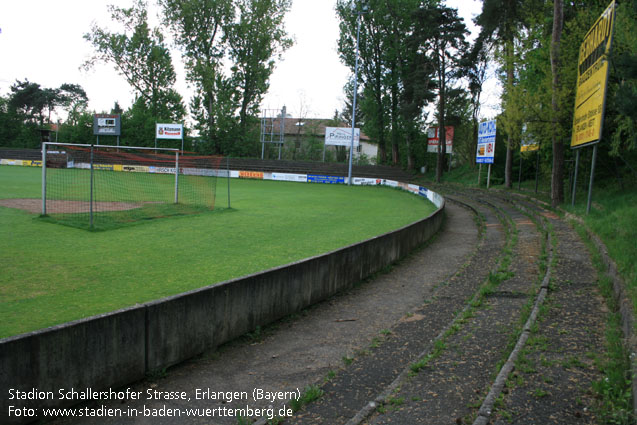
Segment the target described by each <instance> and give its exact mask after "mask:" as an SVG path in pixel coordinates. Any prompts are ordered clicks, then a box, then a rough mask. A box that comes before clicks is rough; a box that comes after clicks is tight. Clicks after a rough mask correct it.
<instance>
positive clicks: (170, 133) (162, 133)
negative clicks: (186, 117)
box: [155, 123, 184, 140]
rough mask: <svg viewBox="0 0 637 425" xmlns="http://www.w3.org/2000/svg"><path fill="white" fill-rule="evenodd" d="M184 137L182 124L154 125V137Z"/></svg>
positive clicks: (179, 138)
mask: <svg viewBox="0 0 637 425" xmlns="http://www.w3.org/2000/svg"><path fill="white" fill-rule="evenodd" d="M183 137H184V126H183V124H159V123H157V124H156V125H155V138H156V139H178V140H181V139H183Z"/></svg>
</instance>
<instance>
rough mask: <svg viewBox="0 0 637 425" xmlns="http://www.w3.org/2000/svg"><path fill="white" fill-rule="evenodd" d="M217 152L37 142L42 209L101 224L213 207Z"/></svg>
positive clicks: (69, 220) (78, 222) (53, 216)
mask: <svg viewBox="0 0 637 425" xmlns="http://www.w3.org/2000/svg"><path fill="white" fill-rule="evenodd" d="M220 163H221V157H217V156H200V155H189V154H184V153H182V152H180V151H179V150H177V149H162V148H141V147H125V146H100V145H74V144H60V143H44V144H43V145H42V164H43V167H42V215H44V216H46V217H49V219H50V220H52V221H55V222H59V223H61V224H67V225H70V226H74V227H81V228H88V229H95V230H102V229H109V228H116V227H121V226H123V225H126V224H129V223H134V222H139V221H142V220H148V219H153V218H159V217H168V216H175V215H184V214H196V213H200V212H204V211H209V210H212V209H214V207H215V197H216V186H217V177H218V176H219V164H220Z"/></svg>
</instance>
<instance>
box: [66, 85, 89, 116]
mask: <svg viewBox="0 0 637 425" xmlns="http://www.w3.org/2000/svg"><path fill="white" fill-rule="evenodd" d="M59 94H60V103H61V106H62V107H64V109H66V112H67V122H68V123H69V124H70V125H77V123H78V121H79V119H80V116H81V115H82V113H84V112H85V111H86V108H87V107H88V96H87V95H86V91H84V89H83V88H82V87H81V86H80V85H78V84H62V85H61V86H60V88H59Z"/></svg>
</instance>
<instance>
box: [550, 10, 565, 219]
mask: <svg viewBox="0 0 637 425" xmlns="http://www.w3.org/2000/svg"><path fill="white" fill-rule="evenodd" d="M553 4H554V6H553V31H552V36H551V74H552V76H553V78H552V89H553V90H552V99H551V109H552V110H553V120H552V127H553V136H552V139H553V140H552V145H553V169H552V173H551V204H552V205H553V207H557V206H558V205H559V204H560V203H562V202H563V201H564V145H563V144H562V140H561V139H560V138H559V137H558V128H557V126H558V123H557V117H558V116H559V113H560V110H559V102H558V95H559V93H560V65H561V64H560V40H561V38H562V25H563V20H564V9H563V8H564V6H563V3H562V0H554V3H553Z"/></svg>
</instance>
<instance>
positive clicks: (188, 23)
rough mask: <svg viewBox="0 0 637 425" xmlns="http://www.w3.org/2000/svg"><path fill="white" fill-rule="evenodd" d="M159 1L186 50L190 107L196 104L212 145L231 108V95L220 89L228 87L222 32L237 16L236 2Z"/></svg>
mask: <svg viewBox="0 0 637 425" xmlns="http://www.w3.org/2000/svg"><path fill="white" fill-rule="evenodd" d="M159 4H160V6H161V7H162V9H163V21H164V24H165V25H166V26H167V27H169V28H170V29H171V30H172V34H173V37H174V39H175V43H176V44H177V46H179V47H180V48H181V51H182V53H183V57H184V59H185V62H186V77H187V80H188V81H189V82H190V83H192V84H194V86H195V89H196V95H195V97H194V98H193V101H192V103H191V106H192V107H196V109H194V110H193V114H194V115H195V117H196V118H197V119H198V120H199V122H198V124H197V128H198V129H199V131H200V134H201V135H202V136H204V137H206V136H207V137H208V139H209V140H210V142H211V144H212V141H213V139H214V138H215V137H216V134H217V130H218V127H217V125H218V123H217V121H218V117H219V116H220V115H221V114H222V113H224V111H225V110H227V109H228V105H227V103H226V100H227V99H228V98H230V97H231V96H228V95H226V94H222V93H221V91H222V90H225V89H226V88H228V87H229V86H228V84H227V83H226V80H227V78H226V77H224V75H223V72H222V60H223V57H224V53H225V49H226V46H225V44H224V43H223V35H224V34H223V31H224V28H227V27H228V25H229V24H230V23H231V22H232V21H233V19H234V15H235V7H234V4H233V2H232V1H231V0H159Z"/></svg>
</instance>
